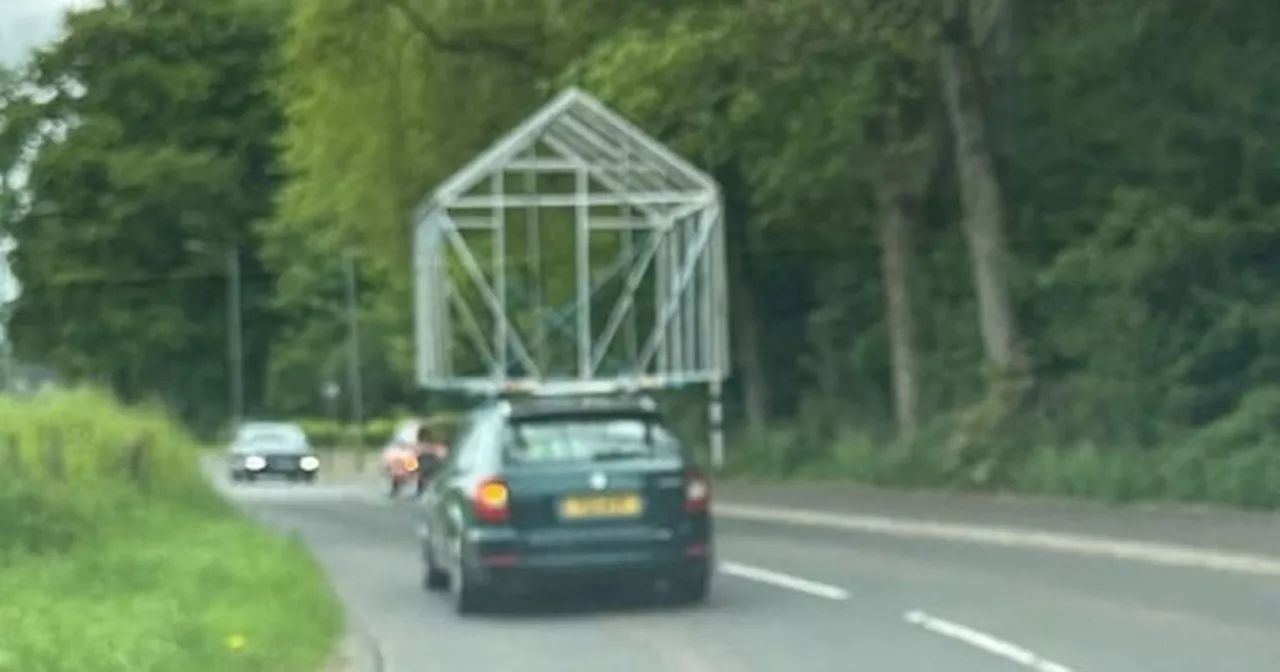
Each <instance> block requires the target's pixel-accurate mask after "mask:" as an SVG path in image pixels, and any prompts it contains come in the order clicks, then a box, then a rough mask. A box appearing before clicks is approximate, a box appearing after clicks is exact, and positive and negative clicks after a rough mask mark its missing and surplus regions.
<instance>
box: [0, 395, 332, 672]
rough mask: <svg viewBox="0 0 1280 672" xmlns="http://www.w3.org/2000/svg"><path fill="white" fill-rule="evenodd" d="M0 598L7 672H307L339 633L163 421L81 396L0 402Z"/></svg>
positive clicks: (315, 577) (328, 609) (296, 548)
mask: <svg viewBox="0 0 1280 672" xmlns="http://www.w3.org/2000/svg"><path fill="white" fill-rule="evenodd" d="M0 596H3V597H2V598H0V670H3V671H5V672H9V671H12V672H107V671H111V672H115V671H119V670H138V671H139V672H142V671H148V672H171V671H173V670H192V671H196V670H201V671H203V670H217V671H218V672H315V670H317V669H319V668H320V666H321V664H322V663H323V661H324V659H325V658H326V657H327V656H328V655H329V654H330V652H331V649H332V648H333V646H334V645H335V643H336V641H337V636H338V635H339V634H340V628H341V626H342V616H341V610H340V607H339V604H338V602H337V600H336V598H335V597H334V596H333V594H332V593H331V591H330V588H329V584H328V581H327V579H326V578H325V576H324V574H323V573H322V571H321V570H320V569H319V568H318V566H317V565H316V564H315V563H314V561H313V560H312V559H311V557H310V556H309V555H308V553H307V551H306V550H305V549H304V548H303V547H302V545H301V544H300V543H298V542H295V541H292V540H286V539H282V538H280V537H278V536H276V535H274V534H272V533H269V532H268V531H266V530H264V529H262V528H260V527H259V526H257V525H256V524H254V523H252V522H250V521H249V520H248V519H247V518H245V517H244V516H243V515H242V514H240V513H239V512H238V511H236V510H235V509H233V508H232V506H231V505H230V504H228V503H226V502H225V501H224V500H222V499H221V498H220V497H218V496H217V495H216V494H215V493H214V492H213V491H212V490H211V489H210V487H209V486H208V485H207V484H206V482H205V481H204V480H203V479H202V478H201V475H200V473H199V468H198V464H197V446H196V444H195V442H194V440H193V439H192V438H191V437H190V436H189V435H188V434H187V433H186V432H184V431H183V430H181V429H179V428H178V425H177V424H175V423H174V421H173V420H171V419H170V417H169V416H168V415H167V414H166V413H165V412H164V411H162V410H161V409H159V408H148V407H134V408H125V407H122V406H120V405H119V404H117V403H116V402H114V401H113V400H111V399H110V398H109V397H107V396H105V395H101V394H97V393H93V392H87V391H74V392H65V393H51V394H49V395H47V396H41V397H39V398H36V399H31V400H14V399H4V400H0Z"/></svg>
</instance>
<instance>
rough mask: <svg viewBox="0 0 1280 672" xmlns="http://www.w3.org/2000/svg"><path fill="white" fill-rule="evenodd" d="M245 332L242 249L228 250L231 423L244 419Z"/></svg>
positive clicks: (233, 248) (234, 423)
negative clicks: (241, 273)
mask: <svg viewBox="0 0 1280 672" xmlns="http://www.w3.org/2000/svg"><path fill="white" fill-rule="evenodd" d="M243 337H244V333H243V330H242V327H241V307H240V248H238V247H236V246H234V245H232V246H230V247H228V248H227V369H228V373H229V375H230V377H231V386H230V387H231V389H230V395H231V423H232V426H236V425H239V424H240V422H241V421H243V420H244V343H243Z"/></svg>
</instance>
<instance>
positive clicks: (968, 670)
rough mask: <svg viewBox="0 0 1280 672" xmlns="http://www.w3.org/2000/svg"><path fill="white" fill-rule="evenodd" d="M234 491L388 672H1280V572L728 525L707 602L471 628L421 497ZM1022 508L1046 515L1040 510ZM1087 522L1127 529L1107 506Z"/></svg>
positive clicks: (637, 604) (608, 603)
mask: <svg viewBox="0 0 1280 672" xmlns="http://www.w3.org/2000/svg"><path fill="white" fill-rule="evenodd" d="M230 492H231V494H232V496H233V497H234V499H235V500H236V501H238V502H240V503H242V505H243V506H244V507H245V508H246V509H247V510H249V511H250V512H252V513H253V514H254V515H256V516H258V517H259V518H260V519H262V520H263V521H265V522H266V523H267V524H269V525H272V526H274V527H277V528H279V529H281V530H285V531H288V532H290V533H295V534H298V535H300V536H301V537H302V538H303V539H305V540H306V541H307V543H309V544H310V546H311V547H312V548H313V549H314V551H315V553H316V555H317V557H318V558H319V560H320V561H321V562H322V564H323V565H324V566H325V567H326V569H327V570H328V571H329V573H330V575H331V576H332V577H333V581H334V584H335V586H336V588H337V590H338V592H339V593H340V595H341V597H342V598H343V600H344V601H345V602H346V604H347V605H348V608H349V609H350V611H351V613H352V615H353V617H354V618H355V619H357V620H358V621H359V622H360V623H362V624H363V625H364V627H365V628H367V629H368V630H369V631H371V632H372V633H373V634H374V636H375V637H376V640H377V642H378V645H379V647H380V649H381V654H382V656H383V660H384V669H385V672H416V671H418V670H423V669H433V670H434V669H439V670H453V669H457V670H464V669H481V670H486V671H487V672H503V671H506V670H510V671H512V672H553V671H554V672H574V671H578V670H581V671H583V672H600V671H601V670H615V671H616V672H632V671H635V672H640V671H644V672H653V671H654V670H662V671H663V672H720V671H724V672H748V671H749V672H756V671H770V672H774V671H780V670H792V669H797V670H868V671H869V672H881V671H883V672H890V671H892V672H1017V671H1018V670H1024V671H1025V670H1034V671H1036V672H1210V671H1221V672H1275V670H1277V669H1280V636H1277V633H1278V632H1280V581H1277V580H1276V578H1275V577H1265V576H1247V575H1234V574H1223V573H1215V572H1209V571H1203V570H1193V569H1179V568H1169V567H1157V566H1149V565H1143V564H1135V563H1128V562H1121V561H1118V560H1110V559H1100V558H1089V557H1082V556H1069V555H1061V554H1053V553H1049V552H1044V551H1031V550H1016V549H1009V548H997V547H989V546H982V545H977V544H972V545H960V544H955V543H953V542H947V541H939V540H911V539H901V538H893V537H888V536H883V535H875V534H863V533H857V532H850V531H847V530H825V529H818V528H798V527H790V526H785V525H778V524H774V523H747V522H735V521H733V520H722V521H720V522H719V523H718V535H717V536H718V543H719V553H720V559H721V560H722V561H723V566H722V567H721V571H720V574H719V576H718V578H717V581H716V584H715V587H714V589H713V595H712V598H711V600H710V602H709V604H707V605H706V606H703V607H698V608H691V609H675V608H672V607H668V606H662V605H655V604H652V603H651V602H648V601H646V600H643V599H638V598H636V597H634V596H625V595H624V596H616V597H607V596H593V597H591V598H582V597H581V596H573V597H569V596H565V597H562V598H561V599H556V600H554V601H553V602H545V603H539V604H526V605H522V606H521V607H520V608H517V609H515V610H512V611H511V612H510V613H504V614H500V615H495V616H482V617H476V618H467V619H462V618H458V617H456V616H455V615H454V614H453V613H452V612H451V611H450V609H449V606H448V604H447V601H446V598H445V597H443V596H440V595H435V594H429V593H425V592H424V591H423V590H422V589H421V588H420V569H419V564H418V554H417V551H416V548H415V541H414V536H413V530H412V521H411V516H410V509H409V504H408V503H407V502H400V503H393V502H390V501H387V500H385V499H384V498H382V497H380V496H379V495H378V493H377V492H376V490H374V489H372V488H370V487H368V486H352V485H329V484H327V485H319V486H312V487H307V486H288V485H273V484H258V485H246V486H238V487H236V488H233V489H230ZM791 496H793V497H794V496H795V495H794V493H793V494H792V495H791ZM762 498H764V499H768V497H767V496H764V495H762ZM739 501H740V500H739ZM761 503H769V504H774V505H777V504H779V503H780V502H779V501H777V500H776V499H773V500H771V501H769V502H761ZM786 503H787V504H792V505H795V506H801V505H802V504H806V505H809V506H816V505H818V504H821V502H814V501H808V502H794V501H793V502H786ZM828 503H830V502H828ZM878 505H880V506H887V507H891V506H896V504H894V503H893V502H892V501H890V500H886V501H883V502H880V503H879V504H878ZM901 506H903V507H905V508H906V509H907V510H909V509H910V508H911V506H912V504H910V503H909V502H908V503H905V504H901ZM880 513H881V514H889V513H892V512H889V511H882V512H880ZM974 515H988V514H982V513H981V512H976V513H974ZM989 515H995V514H989ZM1008 515H1013V514H1008ZM1020 515H1022V517H1023V518H1022V520H1021V522H1022V523H1024V524H1028V525H1031V524H1034V523H1035V521H1034V520H1029V519H1028V516H1032V517H1034V516H1035V515H1040V514H1038V513H1036V512H1035V511H1034V510H1024V511H1023V512H1022V513H1021V514H1020ZM1044 515H1046V524H1048V523H1049V522H1052V517H1051V516H1049V514H1044ZM1076 515H1077V516H1078V517H1080V520H1084V519H1085V517H1086V516H1088V515H1093V516H1094V517H1095V518H1096V519H1097V521H1098V525H1099V526H1101V527H1102V528H1104V529H1105V528H1106V526H1107V525H1115V524H1116V523H1115V520H1113V518H1114V516H1108V515H1106V514H1105V513H1104V512H1102V511H1094V512H1092V514H1089V513H1086V512H1084V510H1081V511H1080V512H1077V514H1076ZM969 522H982V521H969ZM1077 524H1079V525H1083V524H1084V523H1082V522H1080V521H1077ZM1168 524H1170V525H1172V523H1168ZM1190 525H1205V526H1208V527H1207V528H1206V529H1211V528H1212V527H1213V525H1212V520H1211V519H1208V518H1200V519H1196V520H1194V521H1190V522H1185V523H1183V526H1184V527H1186V526H1190ZM1273 529H1274V528H1273ZM361 672H363V671H361Z"/></svg>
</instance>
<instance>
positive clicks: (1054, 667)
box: [906, 611, 1074, 672]
mask: <svg viewBox="0 0 1280 672" xmlns="http://www.w3.org/2000/svg"><path fill="white" fill-rule="evenodd" d="M906 620H907V622H908V623H910V624H912V625H917V626H919V627H921V628H924V629H925V630H928V631H929V632H932V633H934V634H938V635H942V636H943V637H949V638H951V639H954V640H956V641H958V642H963V643H965V644H968V645H969V646H972V647H974V648H976V649H981V650H982V651H986V652H987V653H990V654H991V655H993V656H998V657H1000V658H1004V659H1005V660H1008V661H1010V662H1014V663H1017V664H1019V665H1021V666H1023V667H1025V668H1027V669H1030V670H1035V672H1074V671H1073V670H1072V669H1071V668H1069V667H1067V666H1065V665H1061V664H1059V663H1055V662H1053V661H1051V660H1046V659H1044V658H1041V657H1040V656H1038V655H1036V654H1035V653H1033V652H1031V651H1028V650H1027V649H1024V648H1022V647H1021V646H1018V645H1017V644H1013V643H1011V642H1007V641H1005V640H1003V639H1000V638H999V637H996V636H994V635H989V634H987V633H985V632H982V631H979V630H974V629H973V628H970V627H968V626H964V625H960V624H959V623H954V622H952V621H948V620H945V619H941V618H937V617H935V616H930V615H929V614H926V613H924V612H922V611H909V612H907V613H906Z"/></svg>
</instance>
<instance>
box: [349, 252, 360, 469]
mask: <svg viewBox="0 0 1280 672" xmlns="http://www.w3.org/2000/svg"><path fill="white" fill-rule="evenodd" d="M344 261H345V262H346V263H345V266H346V285H347V292H346V294H347V301H346V304H347V310H346V312H347V348H348V351H347V378H348V386H349V387H350V388H351V422H352V424H353V427H352V429H353V436H354V437H358V440H359V442H360V447H361V448H363V447H364V382H363V381H362V380H361V375H360V369H361V367H360V314H359V306H358V304H357V303H356V259H355V255H353V254H351V253H350V252H348V253H347V255H346V259H345V260H344Z"/></svg>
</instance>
